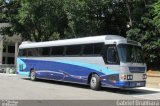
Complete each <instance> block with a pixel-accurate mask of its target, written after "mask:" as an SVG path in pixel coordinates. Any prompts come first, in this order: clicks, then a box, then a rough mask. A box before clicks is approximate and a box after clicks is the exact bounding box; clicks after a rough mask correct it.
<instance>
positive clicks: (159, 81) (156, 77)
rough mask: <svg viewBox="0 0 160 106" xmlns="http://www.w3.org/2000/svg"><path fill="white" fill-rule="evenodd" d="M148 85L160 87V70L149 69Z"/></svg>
mask: <svg viewBox="0 0 160 106" xmlns="http://www.w3.org/2000/svg"><path fill="white" fill-rule="evenodd" d="M146 86H147V87H149V88H158V89H160V71H151V70H149V71H147V85H146Z"/></svg>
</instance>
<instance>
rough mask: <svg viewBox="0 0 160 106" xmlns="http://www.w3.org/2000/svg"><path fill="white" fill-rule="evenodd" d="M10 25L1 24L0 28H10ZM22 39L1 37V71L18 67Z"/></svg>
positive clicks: (15, 36)
mask: <svg viewBox="0 0 160 106" xmlns="http://www.w3.org/2000/svg"><path fill="white" fill-rule="evenodd" d="M8 25H9V24H8V23H0V28H2V27H6V26H8ZM20 42H21V39H20V37H19V36H17V35H13V36H12V37H8V36H7V35H3V36H2V35H0V70H1V69H2V68H4V67H8V66H16V58H17V53H18V45H19V43H20Z"/></svg>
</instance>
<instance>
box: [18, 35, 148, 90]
mask: <svg viewBox="0 0 160 106" xmlns="http://www.w3.org/2000/svg"><path fill="white" fill-rule="evenodd" d="M17 73H18V74H20V75H25V76H27V77H29V78H30V79H31V80H36V79H49V80H56V81H63V82H71V83H79V84H86V85H90V87H91V89H93V90H98V89H100V87H114V88H115V87H116V88H134V87H143V86H145V85H146V64H145V63H144V61H143V56H142V49H141V44H140V43H138V42H136V41H132V40H128V39H126V38H123V37H121V36H117V35H103V36H93V37H84V38H75V39H66V40H57V41H46V42H22V44H21V45H20V46H19V54H18V58H17Z"/></svg>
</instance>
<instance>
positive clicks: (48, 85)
mask: <svg viewBox="0 0 160 106" xmlns="http://www.w3.org/2000/svg"><path fill="white" fill-rule="evenodd" d="M6 99H9V100H137V99H150V100H157V99H160V89H152V88H146V87H143V88H139V89H127V90H123V89H121V90H120V89H113V88H102V90H100V91H93V90H91V89H90V88H89V86H85V85H78V84H71V83H63V82H56V81H45V80H38V81H30V80H29V79H27V78H23V77H20V76H17V75H7V74H0V100H6Z"/></svg>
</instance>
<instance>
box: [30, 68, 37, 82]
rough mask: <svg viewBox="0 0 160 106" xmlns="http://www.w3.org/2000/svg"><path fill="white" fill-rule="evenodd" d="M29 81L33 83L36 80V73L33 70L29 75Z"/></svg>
mask: <svg viewBox="0 0 160 106" xmlns="http://www.w3.org/2000/svg"><path fill="white" fill-rule="evenodd" d="M30 80H32V81H35V80H36V72H35V71H34V70H32V71H31V73H30Z"/></svg>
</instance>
